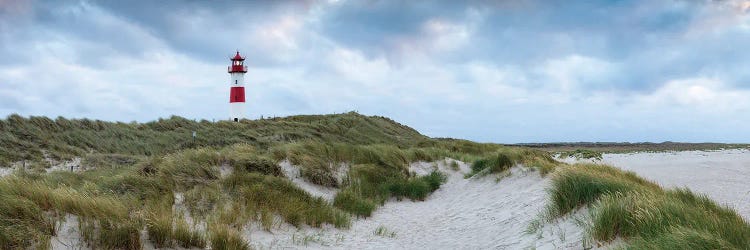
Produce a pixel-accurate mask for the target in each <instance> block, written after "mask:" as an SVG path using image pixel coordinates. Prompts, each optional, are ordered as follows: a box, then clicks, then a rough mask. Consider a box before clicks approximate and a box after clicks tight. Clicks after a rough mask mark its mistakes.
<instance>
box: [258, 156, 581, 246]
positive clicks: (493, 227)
mask: <svg viewBox="0 0 750 250" xmlns="http://www.w3.org/2000/svg"><path fill="white" fill-rule="evenodd" d="M421 164H422V165H417V166H415V165H412V166H413V168H412V169H414V170H415V172H418V173H419V172H427V171H424V170H425V169H427V168H431V166H432V164H431V163H421ZM425 164H429V165H425ZM438 168H439V169H440V170H441V171H444V172H446V173H448V175H449V178H448V181H447V182H446V183H445V184H444V185H443V186H442V187H441V188H440V189H439V190H437V191H435V192H434V193H433V194H432V195H430V196H429V197H428V198H427V199H426V200H425V201H422V202H412V201H408V200H404V201H389V202H387V203H386V204H385V205H384V206H383V207H381V208H379V209H378V210H376V211H375V212H374V214H373V216H372V217H370V218H367V219H357V220H354V221H353V223H352V226H351V228H350V229H344V230H339V229H335V228H331V227H324V228H323V229H316V228H309V227H303V228H301V229H297V228H294V227H292V226H289V225H287V224H285V223H280V225H279V226H278V227H276V228H274V229H272V230H271V232H267V231H263V230H260V229H258V228H257V227H251V229H248V230H246V232H245V237H246V238H247V239H248V240H249V241H250V243H251V245H253V247H254V248H255V249H285V248H322V247H323V248H333V249H525V248H536V249H561V248H569V249H582V248H583V247H582V242H581V241H580V239H581V236H582V230H581V229H580V227H578V226H577V225H576V224H575V223H574V220H573V219H571V218H568V219H567V220H563V221H561V222H559V223H555V224H550V225H547V226H546V227H545V228H544V229H543V230H541V231H540V233H537V234H526V233H524V231H525V230H526V229H527V228H528V226H529V223H531V222H532V221H533V220H534V219H536V218H537V215H538V214H539V213H540V211H541V210H542V208H543V207H544V205H545V197H546V196H545V192H544V188H545V187H546V186H547V184H548V183H547V181H546V180H545V179H542V178H541V177H540V176H539V173H538V172H533V171H529V170H523V169H522V168H520V167H519V168H514V170H513V172H512V174H511V175H510V176H508V177H505V178H502V179H500V180H498V177H497V176H494V175H492V176H486V177H483V178H478V179H465V178H464V177H463V175H464V173H466V172H468V166H467V165H466V164H463V163H461V164H460V168H461V170H460V171H454V170H450V169H448V167H447V166H445V164H444V163H442V162H440V163H439V164H438ZM378 232H379V233H378Z"/></svg>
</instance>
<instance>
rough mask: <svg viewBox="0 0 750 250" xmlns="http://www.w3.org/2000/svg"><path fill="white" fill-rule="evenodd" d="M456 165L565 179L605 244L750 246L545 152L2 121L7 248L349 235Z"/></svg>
mask: <svg viewBox="0 0 750 250" xmlns="http://www.w3.org/2000/svg"><path fill="white" fill-rule="evenodd" d="M191 131H197V134H198V138H197V139H196V140H195V141H193V139H192V137H191V136H190V135H191ZM72 157H81V158H82V163H81V164H82V166H83V167H84V168H83V169H84V170H83V171H80V172H75V173H73V172H65V171H55V172H51V173H46V172H45V171H44V168H46V167H49V165H50V164H51V162H50V161H49V160H50V159H53V160H62V159H70V158H72ZM446 157H450V158H453V159H458V160H461V161H464V162H471V163H472V166H471V167H472V172H471V173H470V174H469V175H468V176H467V177H471V176H475V175H476V176H481V175H487V174H493V173H499V172H503V171H506V170H508V169H509V168H511V167H513V166H515V165H517V164H522V165H524V166H527V167H531V168H534V169H537V170H539V172H540V173H541V174H542V175H546V174H548V173H553V175H552V177H551V178H552V179H553V189H552V191H551V192H550V197H551V198H552V200H553V203H552V204H551V205H550V214H551V215H552V216H562V215H564V214H567V213H569V212H571V211H573V210H575V209H577V208H580V207H582V206H592V207H593V208H592V211H594V212H595V213H594V215H595V216H594V217H593V218H594V222H595V223H592V225H595V226H593V227H592V230H591V231H592V232H594V233H593V235H594V237H595V238H596V239H597V240H601V241H611V240H612V239H614V238H616V237H621V238H625V239H627V242H628V244H630V245H629V246H632V247H633V248H639V247H640V246H663V247H662V248H671V247H672V246H681V245H679V244H683V245H682V246H688V247H691V246H709V248H712V247H711V246H713V248H723V247H726V248H733V247H734V248H742V247H743V246H746V245H747V244H748V243H749V242H747V239H748V235H747V232H748V230H747V227H748V226H747V223H746V222H745V221H743V220H742V219H741V218H740V217H738V216H737V215H736V213H734V212H733V211H731V210H728V209H724V208H721V207H718V206H716V205H714V204H713V203H712V202H711V201H710V200H708V199H705V198H703V197H698V196H695V195H693V194H692V193H690V192H689V191H686V190H671V191H665V190H662V189H661V188H660V187H658V186H656V185H654V184H652V183H649V182H647V181H644V180H642V179H640V178H639V177H637V176H635V175H633V174H632V173H624V172H621V171H618V170H615V169H612V168H610V167H605V166H594V165H585V166H584V165H577V166H570V167H564V168H562V169H563V170H560V171H558V170H556V169H557V168H559V167H558V166H559V165H561V163H559V162H556V161H555V160H554V159H552V157H550V155H549V154H548V153H546V152H543V151H539V150H534V149H529V148H522V147H508V146H502V145H499V144H487V143H474V142H470V141H465V140H456V139H433V138H428V137H426V136H423V135H421V134H419V133H418V132H417V131H415V130H413V129H411V128H408V127H406V126H403V125H401V124H398V123H396V122H394V121H392V120H390V119H387V118H383V117H374V116H363V115H360V114H357V113H346V114H338V115H316V116H292V117H286V118H274V119H265V120H256V121H250V120H244V121H242V122H240V123H233V122H223V121H222V122H209V121H198V122H196V121H190V120H186V119H184V118H180V117H172V118H170V119H162V120H159V121H154V122H149V123H112V122H103V121H92V120H87V119H82V120H68V119H64V118H57V119H54V120H52V119H48V118H45V117H31V118H23V117H20V116H17V115H12V116H10V117H8V118H7V119H5V120H0V166H9V165H11V164H12V163H15V162H18V161H21V160H26V161H27V163H28V165H27V168H26V169H22V170H17V172H16V173H15V174H14V175H12V176H9V177H5V178H2V179H0V200H1V201H2V202H0V249H18V248H41V249H44V248H48V247H49V244H50V239H51V238H52V237H54V236H55V235H54V234H55V232H56V227H57V226H58V225H59V224H60V223H59V222H60V221H61V220H63V219H64V218H65V217H66V215H75V216H76V217H77V218H78V220H79V222H80V226H79V228H78V230H79V232H80V233H81V235H82V236H83V239H84V241H85V242H86V243H87V244H88V245H89V246H90V247H93V248H97V249H140V248H141V243H142V242H143V241H144V240H145V239H143V238H141V235H142V234H141V232H142V231H145V233H146V235H148V238H149V241H150V243H151V244H154V245H155V246H157V247H177V246H181V247H185V248H190V247H197V248H206V247H211V248H212V249H248V248H249V245H248V242H245V241H244V240H243V239H242V237H241V234H242V230H243V228H244V227H245V226H246V225H248V224H249V223H258V224H259V225H261V226H262V228H264V229H266V230H270V229H271V228H273V227H274V225H276V224H277V223H278V222H279V220H281V221H283V222H286V223H289V224H291V225H295V226H302V225H308V226H311V227H320V226H322V225H324V224H329V225H333V226H335V227H338V228H347V227H348V226H349V225H350V223H351V220H352V217H368V216H370V215H371V214H372V212H373V211H375V210H376V209H377V208H378V207H379V206H381V205H383V204H384V203H385V202H386V201H388V200H389V199H411V200H415V201H420V200H424V199H426V198H427V197H428V196H429V195H430V193H432V192H433V191H435V190H437V189H438V188H439V187H440V185H441V184H442V183H443V182H444V181H445V176H444V175H443V174H441V173H439V172H433V173H430V174H428V175H425V176H416V175H415V174H414V173H411V172H410V171H409V164H410V163H412V162H416V161H428V162H429V161H438V160H443V159H445V158H446ZM287 160H288V161H289V162H290V163H291V164H293V165H295V166H297V167H299V168H300V173H301V175H302V178H304V179H305V180H307V181H309V182H312V183H315V184H319V185H323V186H328V187H334V188H338V189H339V192H338V193H337V195H336V196H335V197H334V199H333V201H332V202H329V201H326V200H323V199H322V198H319V197H314V196H312V195H310V194H309V193H307V192H305V191H304V190H302V189H300V188H299V187H297V186H296V185H295V184H294V183H292V182H291V181H289V180H288V179H287V178H286V176H284V171H282V169H281V168H280V166H279V162H281V161H287ZM342 164H344V165H345V166H348V171H345V172H343V176H342V169H339V167H340V166H341V165H342ZM454 167H455V168H458V166H457V165H456V166H454ZM222 169H232V170H233V171H232V172H231V173H228V172H224V173H222ZM649 209H650V210H649ZM654 209H656V210H654ZM644 212H647V213H646V214H647V215H649V216H651V217H648V218H646V217H644ZM696 223H700V224H696ZM718 225H729V227H725V228H718ZM704 232H709V233H708V234H704ZM684 242H689V244H699V245H684V244H686V243H684ZM690 242H697V243H690ZM700 244H705V245H700ZM743 244H745V245H743Z"/></svg>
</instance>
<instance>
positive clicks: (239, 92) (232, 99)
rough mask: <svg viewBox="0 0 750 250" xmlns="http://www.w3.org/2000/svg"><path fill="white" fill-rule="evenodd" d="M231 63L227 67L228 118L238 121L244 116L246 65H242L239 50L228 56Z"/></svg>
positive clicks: (243, 59) (242, 59)
mask: <svg viewBox="0 0 750 250" xmlns="http://www.w3.org/2000/svg"><path fill="white" fill-rule="evenodd" d="M229 60H231V61H232V65H231V66H229V67H228V68H227V71H228V72H229V76H230V80H231V81H230V83H229V119H231V120H232V121H235V122H238V121H240V119H243V118H244V117H245V73H247V67H246V66H245V65H243V63H244V61H245V58H244V57H242V56H240V52H239V51H237V54H235V55H234V57H232V58H229Z"/></svg>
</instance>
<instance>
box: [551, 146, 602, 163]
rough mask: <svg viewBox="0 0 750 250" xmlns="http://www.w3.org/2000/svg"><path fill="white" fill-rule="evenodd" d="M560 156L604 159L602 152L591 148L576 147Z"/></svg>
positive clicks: (578, 158) (579, 158)
mask: <svg viewBox="0 0 750 250" xmlns="http://www.w3.org/2000/svg"><path fill="white" fill-rule="evenodd" d="M560 157H562V158H568V157H573V158H575V159H577V160H581V159H590V160H600V161H601V160H602V153H601V152H598V151H594V150H590V149H580V148H579V149H576V150H572V151H565V152H561V153H560Z"/></svg>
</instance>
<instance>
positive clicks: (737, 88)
mask: <svg viewBox="0 0 750 250" xmlns="http://www.w3.org/2000/svg"><path fill="white" fill-rule="evenodd" d="M0 3H2V4H0V31H1V32H2V33H0V54H2V55H3V57H0V100H1V101H0V114H4V115H7V114H10V113H21V114H24V115H48V116H58V115H63V116H71V117H89V118H98V119H108V120H121V121H129V120H140V121H147V120H153V119H156V118H157V117H166V116H169V115H173V114H175V115H181V116H185V117H188V118H198V119H203V118H205V119H209V120H210V119H223V118H225V117H226V116H227V112H228V111H227V107H226V94H227V93H226V92H227V91H228V90H227V86H226V81H227V80H228V75H227V74H226V71H225V70H226V66H227V64H228V60H227V57H228V56H229V55H230V54H232V53H233V52H234V50H235V49H239V50H240V51H241V52H242V53H243V55H245V56H247V58H248V60H247V61H246V63H247V65H248V66H249V72H248V75H247V77H246V79H247V80H248V91H247V92H248V102H249V103H248V104H249V106H250V107H249V116H250V117H251V118H255V117H259V116H260V115H264V116H280V115H290V114H301V113H333V112H345V111H349V110H357V111H360V112H363V113H366V114H376V115H385V116H389V117H392V118H394V119H396V120H398V121H401V122H403V123H405V124H407V125H410V126H413V127H415V128H417V129H418V130H420V131H422V132H424V133H426V134H428V135H430V136H449V137H462V138H468V139H473V140H479V141H494V142H529V141H585V140H593V141H617V140H622V141H643V140H650V141H660V140H672V141H681V140H693V141H747V140H750V134H748V132H742V131H744V130H746V129H744V125H743V124H746V123H747V122H750V118H746V117H747V116H746V115H745V114H746V113H747V111H748V109H750V102H749V101H746V100H748V99H749V98H748V97H750V92H749V91H750V73H749V72H748V71H747V70H746V69H747V68H749V67H750V53H748V52H746V51H745V50H744V48H743V47H742V46H736V45H739V44H747V43H750V19H748V18H749V17H748V6H750V4H748V1H740V0H733V1H706V2H699V1H645V0H643V1H627V2H623V1H615V2H609V1H596V2H592V1H587V2H582V1H575V2H549V1H499V2H491V3H488V2H484V1H468V2H457V1H437V2H401V1H364V2H362V1H304V2H298V1H272V2H264V1H256V2H241V3H240V2H204V1H164V2H157V3H154V2H151V1H86V0H80V1H0ZM716 131H729V132H722V133H718V132H716Z"/></svg>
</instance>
